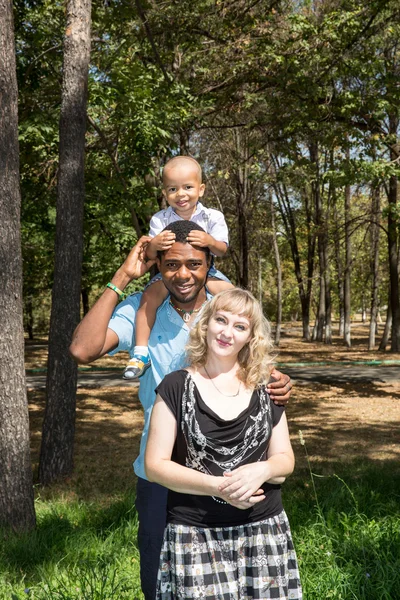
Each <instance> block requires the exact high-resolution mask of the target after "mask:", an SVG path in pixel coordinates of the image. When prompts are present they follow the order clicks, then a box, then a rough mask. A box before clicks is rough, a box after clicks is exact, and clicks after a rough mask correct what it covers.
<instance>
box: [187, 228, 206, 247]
mask: <svg viewBox="0 0 400 600" xmlns="http://www.w3.org/2000/svg"><path fill="white" fill-rule="evenodd" d="M187 241H188V242H189V244H192V245H193V246H200V247H201V248H205V247H206V246H209V245H210V244H211V243H212V239H211V236H210V235H209V234H208V233H206V232H205V231H196V229H192V231H191V232H190V233H189V235H188V236H187Z"/></svg>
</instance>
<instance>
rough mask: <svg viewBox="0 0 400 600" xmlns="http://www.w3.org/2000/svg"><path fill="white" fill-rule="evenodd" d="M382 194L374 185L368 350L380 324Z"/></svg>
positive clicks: (373, 342)
mask: <svg viewBox="0 0 400 600" xmlns="http://www.w3.org/2000/svg"><path fill="white" fill-rule="evenodd" d="M380 195H381V190H380V187H379V186H378V185H375V186H373V187H372V190H371V280H372V283H371V318H370V325H369V339H368V350H373V349H374V348H375V335H376V331H377V326H378V323H377V316H378V291H379V233H380V227H379V219H380V211H381V208H380V204H381V202H380Z"/></svg>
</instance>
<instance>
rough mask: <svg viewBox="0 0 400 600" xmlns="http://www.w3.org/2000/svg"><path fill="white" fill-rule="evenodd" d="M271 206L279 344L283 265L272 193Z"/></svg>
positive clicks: (277, 337) (277, 338)
mask: <svg viewBox="0 0 400 600" xmlns="http://www.w3.org/2000/svg"><path fill="white" fill-rule="evenodd" d="M269 206H270V213H271V230H272V247H273V249H274V258H275V266H276V305H277V306H276V327H275V345H276V346H279V344H280V341H281V326H282V290H283V285H282V265H281V258H280V254H279V246H278V240H277V237H276V220H275V207H274V203H273V201H272V194H270V195H269Z"/></svg>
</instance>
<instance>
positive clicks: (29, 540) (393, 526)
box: [0, 461, 400, 600]
mask: <svg viewBox="0 0 400 600" xmlns="http://www.w3.org/2000/svg"><path fill="white" fill-rule="evenodd" d="M336 467H337V472H336V474H335V475H334V476H327V477H325V476H323V477H320V476H317V475H316V474H314V473H313V471H312V470H311V472H310V473H309V474H308V475H307V474H306V473H305V471H304V470H303V472H298V473H297V474H296V475H295V476H294V477H293V478H292V479H291V480H289V481H288V482H287V484H286V485H285V488H284V504H285V508H286V511H287V513H288V515H289V518H290V522H291V526H292V530H293V535H294V540H295V546H296V550H297V554H298V557H299V562H300V569H301V577H302V583H303V588H304V598H305V599H306V600H321V599H325V598H329V599H334V600H339V599H340V600H350V599H354V600H396V599H400V512H399V509H400V495H399V490H400V474H399V473H398V472H397V473H393V470H392V467H391V465H389V464H387V465H386V464H380V465H373V464H371V462H370V461H368V462H365V461H358V462H356V463H354V464H353V465H352V468H351V470H350V471H349V467H348V465H346V466H343V465H341V464H340V463H338V464H337V465H336ZM133 507H134V494H133V490H131V491H125V492H124V493H123V494H122V496H121V495H120V496H119V497H117V496H115V497H114V499H112V500H111V501H110V503H109V504H108V506H104V503H103V502H101V503H96V502H83V501H80V502H78V501H76V500H75V501H71V500H66V499H63V498H62V497H60V498H58V499H57V498H54V499H48V500H41V499H40V498H38V500H37V501H36V509H37V515H38V526H37V529H36V530H35V531H34V532H32V533H30V534H25V535H23V536H20V537H18V536H13V535H11V536H10V535H8V536H7V535H5V534H3V536H2V538H1V543H0V599H1V600H6V599H7V600H10V599H11V600H17V599H18V600H20V599H22V598H25V599H27V598H32V599H36V600H117V599H118V600H125V599H129V600H136V599H137V600H139V599H140V598H141V597H142V596H141V593H140V584H139V558H138V551H137V547H136V533H137V518H136V513H135V510H134V508H133Z"/></svg>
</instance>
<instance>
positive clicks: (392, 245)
mask: <svg viewBox="0 0 400 600" xmlns="http://www.w3.org/2000/svg"><path fill="white" fill-rule="evenodd" d="M398 126H399V119H398V118H397V116H395V115H389V133H390V134H392V135H396V134H397V129H398ZM398 151H399V145H398V144H396V147H392V148H391V149H390V160H391V161H394V160H396V158H397V157H398V156H399V152H398ZM397 197H398V180H397V177H396V176H395V175H392V176H391V177H390V179H389V193H388V202H389V206H388V209H389V210H388V253H389V279H390V297H389V302H390V306H391V309H392V344H391V347H390V350H391V352H400V295H399V265H398V260H399V259H398V255H399V249H398V222H399V219H398V216H397V209H398V206H397Z"/></svg>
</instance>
